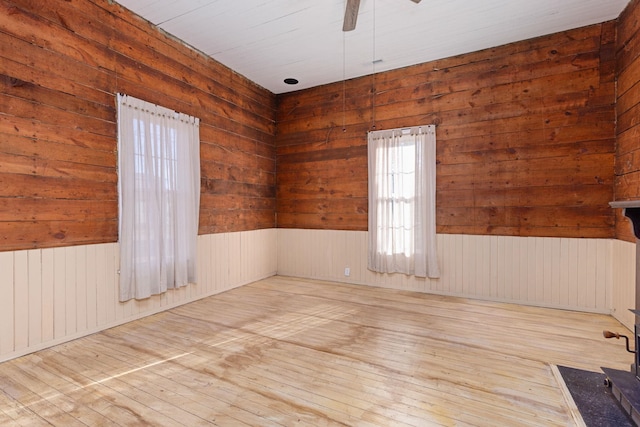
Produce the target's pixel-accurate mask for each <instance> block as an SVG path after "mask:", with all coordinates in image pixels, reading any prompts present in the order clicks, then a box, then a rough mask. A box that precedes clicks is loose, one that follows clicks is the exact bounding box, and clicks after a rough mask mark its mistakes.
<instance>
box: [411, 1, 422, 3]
mask: <svg viewBox="0 0 640 427" xmlns="http://www.w3.org/2000/svg"><path fill="white" fill-rule="evenodd" d="M411 1H412V2H414V3H420V2H421V1H422V0H411Z"/></svg>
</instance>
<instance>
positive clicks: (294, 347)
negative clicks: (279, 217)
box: [0, 276, 632, 427]
mask: <svg viewBox="0 0 640 427" xmlns="http://www.w3.org/2000/svg"><path fill="white" fill-rule="evenodd" d="M603 329H611V330H615V331H620V332H627V331H625V330H624V328H623V327H622V325H620V323H618V322H617V321H616V320H615V319H613V318H612V317H609V316H603V315H593V314H585V313H577V312H568V311H560V310H551V309H542V308H535V307H523V306H518V305H510V304H500V303H491V302H485V301H474V300H466V299H460V298H449V297H442V296H433V295H425V294H417V293H410V292H403V291H397V290H388V289H380V288H373V287H366V286H357V285H345V284H336V283H330V282H320V281H312V280H303V279H297V278H289V277H279V276H276V277H272V278H269V279H265V280H262V281H259V282H256V283H253V284H250V285H247V286H244V287H241V288H238V289H235V290H232V291H228V292H226V293H223V294H220V295H216V296H214V297H210V298H206V299H203V300H200V301H197V302H194V303H190V304H188V305H185V306H182V307H179V308H176V309H173V310H170V311H168V312H164V313H161V314H158V315H154V316H151V317H148V318H145V319H142V320H139V321H135V322H132V323H129V324H126V325H123V326H120V327H117V328H113V329H110V330H107V331H104V332H101V333H98V334H95V335H92V336H89V337H85V338H82V339H78V340H76V341H73V342H70V343H67V344H64V345H60V346H57V347H54V348H51V349H47V350H43V351H39V352H37V353H34V354H31V355H28V356H25V357H21V358H18V359H14V360H11V361H8V362H5V363H2V364H0V389H1V390H0V425H3V426H4V425H21V426H41V425H58V426H65V427H67V426H85V425H91V426H143V425H152V426H202V425H219V426H245V425H250V426H297V425H300V426H334V425H349V426H405V425H407V426H420V427H422V426H432V425H433V426H453V425H456V426H457V425H460V426H492V427H493V426H545V427H546V426H567V425H574V420H573V418H572V416H571V412H570V409H569V406H568V405H567V403H566V401H565V399H564V398H563V395H562V391H561V387H560V386H559V384H558V382H557V380H556V379H555V377H554V376H553V373H552V368H551V365H552V364H558V365H565V366H571V367H576V368H581V369H588V370H593V371H599V368H600V366H608V367H612V368H618V369H628V366H629V364H630V363H631V361H632V356H631V355H630V354H629V353H627V352H626V351H625V350H624V344H623V342H622V341H619V340H605V339H604V338H603V337H602V330H603Z"/></svg>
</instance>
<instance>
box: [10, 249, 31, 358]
mask: <svg viewBox="0 0 640 427" xmlns="http://www.w3.org/2000/svg"><path fill="white" fill-rule="evenodd" d="M13 304H14V307H15V311H14V333H13V336H14V341H13V342H14V348H13V349H14V351H20V350H24V349H25V348H27V347H28V346H29V308H30V304H29V258H28V252H27V251H20V252H16V253H15V254H14V258H13Z"/></svg>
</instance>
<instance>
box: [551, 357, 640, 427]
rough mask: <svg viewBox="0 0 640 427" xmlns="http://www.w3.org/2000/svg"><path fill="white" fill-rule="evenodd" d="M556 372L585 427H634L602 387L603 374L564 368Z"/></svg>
mask: <svg viewBox="0 0 640 427" xmlns="http://www.w3.org/2000/svg"><path fill="white" fill-rule="evenodd" d="M558 370H559V371H560V374H561V375H562V379H563V380H564V382H565V384H566V386H567V388H568V389H569V392H570V393H571V397H573V400H574V402H575V403H576V406H577V407H578V410H579V411H580V415H582V418H583V420H584V422H585V424H586V425H587V426H588V427H634V425H635V424H634V423H633V421H631V418H630V417H629V415H627V413H626V412H625V411H624V410H623V408H622V406H621V405H620V403H619V402H618V401H617V400H616V398H615V397H614V396H613V393H612V389H611V388H609V387H607V386H605V384H604V380H605V379H606V378H607V376H606V375H605V374H602V373H598V372H590V371H583V370H581V369H574V368H568V367H566V366H558ZM634 380H635V378H634ZM635 381H637V380H635Z"/></svg>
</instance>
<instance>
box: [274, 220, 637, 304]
mask: <svg viewBox="0 0 640 427" xmlns="http://www.w3.org/2000/svg"><path fill="white" fill-rule="evenodd" d="M277 236H278V237H277V241H278V243H277V244H278V249H277V253H278V260H277V262H278V274H281V275H291V276H299V277H308V278H316V279H321V280H332V281H339V282H347V283H356V284H366V285H370V286H380V287H388V288H394V289H403V290H413V291H418V292H428V293H439V294H444V295H456V296H461V297H468V298H478V299H490V300H494V301H495V300H497V301H505V302H512V303H519V304H528V305H538V306H551V307H558V308H565V309H571V310H583V311H593V312H602V313H608V312H609V310H611V309H612V308H614V307H619V305H616V304H621V303H624V301H623V299H622V298H619V297H615V295H616V292H618V291H616V289H614V284H615V286H616V287H617V286H620V288H621V292H624V289H626V288H627V287H628V286H630V285H629V284H628V283H626V282H627V280H626V279H624V280H623V282H622V283H620V284H618V283H617V281H616V279H617V278H618V277H620V278H624V277H626V276H625V275H628V274H630V273H629V272H630V271H632V270H633V269H634V268H635V259H631V258H629V257H628V256H627V255H628V254H626V253H625V250H624V247H622V249H620V250H619V251H618V252H615V251H614V249H615V250H617V249H616V248H614V246H613V243H614V241H611V240H607V239H593V238H589V239H585V238H549V237H539V236H537V237H519V236H480V235H462V234H438V241H437V245H438V254H439V264H440V268H441V277H440V278H439V279H421V278H416V277H412V276H405V275H401V274H377V273H373V272H371V271H369V270H368V269H367V268H366V245H367V243H366V242H367V232H363V231H341V230H315V229H306V230H303V229H281V228H280V229H278V234H277ZM309 242H314V244H309ZM619 243H624V242H619ZM614 256H620V258H621V261H620V262H619V263H618V264H617V265H615V266H614V265H613V257H614ZM358 263H359V264H360V268H351V275H350V276H349V277H345V276H344V267H345V265H349V264H351V265H358ZM615 268H618V269H619V271H618V272H615V271H614V269H615ZM614 299H615V301H616V302H614ZM627 302H628V301H627Z"/></svg>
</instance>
